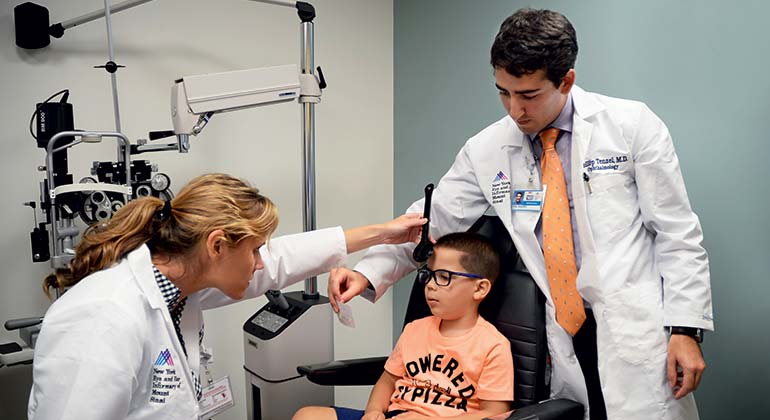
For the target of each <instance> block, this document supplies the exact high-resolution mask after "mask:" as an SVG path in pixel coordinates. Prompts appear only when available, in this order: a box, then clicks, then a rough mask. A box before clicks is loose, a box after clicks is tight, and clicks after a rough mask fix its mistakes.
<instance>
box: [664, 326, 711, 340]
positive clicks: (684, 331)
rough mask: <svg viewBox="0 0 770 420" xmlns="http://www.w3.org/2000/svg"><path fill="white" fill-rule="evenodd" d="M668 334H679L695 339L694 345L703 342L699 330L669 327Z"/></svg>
mask: <svg viewBox="0 0 770 420" xmlns="http://www.w3.org/2000/svg"><path fill="white" fill-rule="evenodd" d="M669 333H671V335H674V334H681V335H686V336H690V337H692V338H693V339H695V342H696V343H702V342H703V330H702V329H700V328H694V327H669Z"/></svg>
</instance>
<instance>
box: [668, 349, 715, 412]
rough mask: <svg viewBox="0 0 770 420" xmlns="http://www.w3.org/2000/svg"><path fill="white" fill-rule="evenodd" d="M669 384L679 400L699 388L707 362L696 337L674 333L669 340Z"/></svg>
mask: <svg viewBox="0 0 770 420" xmlns="http://www.w3.org/2000/svg"><path fill="white" fill-rule="evenodd" d="M667 365H668V384H669V386H670V387H671V389H672V391H673V392H674V398H676V399H677V400H678V399H680V398H682V397H684V396H685V395H687V394H689V393H690V392H693V391H695V390H696V389H698V385H700V379H701V377H702V376H703V371H704V370H705V369H706V362H705V361H704V360H703V354H702V353H701V351H700V346H699V345H698V343H697V342H696V341H695V339H694V338H692V337H690V336H687V335H682V334H673V335H671V338H670V339H669V342H668V360H667Z"/></svg>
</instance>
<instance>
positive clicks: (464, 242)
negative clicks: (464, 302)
mask: <svg viewBox="0 0 770 420" xmlns="http://www.w3.org/2000/svg"><path fill="white" fill-rule="evenodd" d="M434 248H448V249H453V250H455V251H460V252H462V253H463V256H462V257H460V265H462V267H463V269H465V270H466V271H467V272H468V273H470V274H478V275H480V276H482V277H484V278H485V279H488V280H489V281H490V282H491V283H492V284H494V282H495V280H496V279H497V275H498V274H499V273H500V257H499V256H498V255H497V251H496V250H495V247H494V246H492V243H491V242H489V240H488V239H487V238H485V237H483V236H481V235H479V234H478V233H471V232H455V233H450V234H447V235H444V236H442V237H441V238H439V240H438V241H436V244H435V245H434Z"/></svg>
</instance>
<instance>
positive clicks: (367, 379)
mask: <svg viewBox="0 0 770 420" xmlns="http://www.w3.org/2000/svg"><path fill="white" fill-rule="evenodd" d="M386 360H388V358H387V357H368V358H365V359H349V360H335V361H333V362H328V363H319V364H315V365H305V366H297V372H298V373H299V374H300V375H304V376H307V378H308V380H310V382H313V383H315V384H318V385H374V384H375V383H376V382H377V379H379V378H380V376H381V375H382V372H383V371H384V369H385V361H386Z"/></svg>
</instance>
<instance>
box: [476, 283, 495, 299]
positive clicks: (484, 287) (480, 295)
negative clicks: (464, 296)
mask: <svg viewBox="0 0 770 420" xmlns="http://www.w3.org/2000/svg"><path fill="white" fill-rule="evenodd" d="M490 290H492V282H490V281H489V279H481V280H476V290H474V291H473V299H475V300H477V301H479V302H481V301H482V300H484V298H485V297H487V295H488V294H489V291H490Z"/></svg>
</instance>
